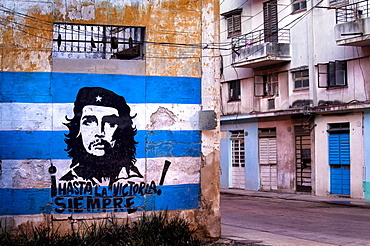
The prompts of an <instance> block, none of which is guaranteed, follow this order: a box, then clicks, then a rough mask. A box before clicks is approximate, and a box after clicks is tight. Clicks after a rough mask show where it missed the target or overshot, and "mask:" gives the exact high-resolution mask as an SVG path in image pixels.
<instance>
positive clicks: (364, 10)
mask: <svg viewBox="0 0 370 246" xmlns="http://www.w3.org/2000/svg"><path fill="white" fill-rule="evenodd" d="M369 7H370V3H369V1H368V0H365V1H360V2H357V3H351V4H347V5H345V6H341V7H338V8H337V9H336V21H337V24H341V23H346V22H352V21H355V20H358V19H363V18H367V17H369V15H370V13H369Z"/></svg>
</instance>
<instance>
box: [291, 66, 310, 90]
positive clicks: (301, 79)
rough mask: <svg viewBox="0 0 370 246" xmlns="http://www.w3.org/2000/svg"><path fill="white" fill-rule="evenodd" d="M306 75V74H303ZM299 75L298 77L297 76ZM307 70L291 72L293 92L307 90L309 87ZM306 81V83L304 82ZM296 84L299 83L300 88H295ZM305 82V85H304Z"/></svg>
mask: <svg viewBox="0 0 370 246" xmlns="http://www.w3.org/2000/svg"><path fill="white" fill-rule="evenodd" d="M303 73H306V74H303ZM297 75H300V76H297ZM309 75H310V74H309V70H308V69H303V70H299V71H292V76H293V81H294V90H301V89H307V88H309V87H310V77H309ZM306 81H307V82H306ZM297 82H300V84H301V85H300V86H297ZM305 82H306V83H307V85H305Z"/></svg>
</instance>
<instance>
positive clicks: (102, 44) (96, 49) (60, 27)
mask: <svg viewBox="0 0 370 246" xmlns="http://www.w3.org/2000/svg"><path fill="white" fill-rule="evenodd" d="M144 34H145V28H143V27H127V26H103V25H99V26H98V25H80V24H62V23H57V24H54V38H53V57H60V58H88V59H110V58H116V59H123V60H131V59H142V58H143V44H144V38H145V37H144Z"/></svg>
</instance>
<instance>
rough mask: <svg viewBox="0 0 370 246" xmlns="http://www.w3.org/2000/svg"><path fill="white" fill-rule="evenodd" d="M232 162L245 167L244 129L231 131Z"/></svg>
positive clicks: (233, 164) (235, 165) (234, 165)
mask: <svg viewBox="0 0 370 246" xmlns="http://www.w3.org/2000/svg"><path fill="white" fill-rule="evenodd" d="M230 139H231V151H232V159H231V163H232V166H233V167H244V166H245V160H244V159H245V158H244V131H231V137H230Z"/></svg>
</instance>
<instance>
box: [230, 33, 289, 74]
mask: <svg viewBox="0 0 370 246" xmlns="http://www.w3.org/2000/svg"><path fill="white" fill-rule="evenodd" d="M290 60H291V57H290V32H289V29H278V30H271V29H269V30H258V31H254V32H251V33H248V34H245V35H242V36H238V37H234V38H233V39H232V65H233V66H235V67H247V68H256V67H262V66H268V65H273V64H277V63H282V62H287V61H290Z"/></svg>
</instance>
